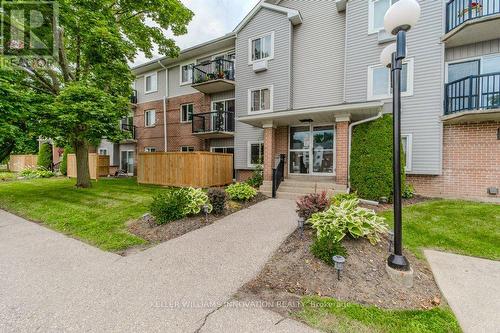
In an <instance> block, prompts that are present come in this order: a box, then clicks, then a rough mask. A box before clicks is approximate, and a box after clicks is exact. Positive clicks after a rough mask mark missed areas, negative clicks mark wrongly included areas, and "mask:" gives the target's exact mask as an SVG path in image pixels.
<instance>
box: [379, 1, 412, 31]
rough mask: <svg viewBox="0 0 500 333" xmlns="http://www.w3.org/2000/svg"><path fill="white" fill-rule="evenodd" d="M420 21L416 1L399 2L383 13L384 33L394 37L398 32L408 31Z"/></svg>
mask: <svg viewBox="0 0 500 333" xmlns="http://www.w3.org/2000/svg"><path fill="white" fill-rule="evenodd" d="M419 19H420V5H419V4H418V1H417V0H399V1H398V2H396V3H395V4H394V5H392V6H391V7H390V8H389V9H388V10H387V13H385V16H384V28H385V31H387V32H389V33H391V34H393V35H396V34H397V33H398V32H399V31H401V30H404V31H408V30H410V29H411V28H412V27H413V26H414V25H415V24H417V22H418V20H419Z"/></svg>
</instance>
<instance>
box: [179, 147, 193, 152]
mask: <svg viewBox="0 0 500 333" xmlns="http://www.w3.org/2000/svg"><path fill="white" fill-rule="evenodd" d="M181 151H182V152H184V153H187V152H192V151H194V147H192V146H182V147H181Z"/></svg>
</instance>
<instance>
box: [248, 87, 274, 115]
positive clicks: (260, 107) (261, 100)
mask: <svg viewBox="0 0 500 333" xmlns="http://www.w3.org/2000/svg"><path fill="white" fill-rule="evenodd" d="M272 110H273V87H272V86H271V87H266V88H261V89H250V90H248V111H249V113H256V112H270V111H272Z"/></svg>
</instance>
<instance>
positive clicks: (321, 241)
mask: <svg viewBox="0 0 500 333" xmlns="http://www.w3.org/2000/svg"><path fill="white" fill-rule="evenodd" d="M311 253H312V254H313V255H314V256H315V257H316V258H318V259H320V260H322V261H323V262H325V263H326V264H328V265H333V262H332V257H333V256H337V255H339V256H344V257H347V251H346V249H345V247H344V246H343V245H342V243H340V242H335V241H334V240H333V239H331V238H329V237H321V238H316V239H315V240H314V243H312V245H311Z"/></svg>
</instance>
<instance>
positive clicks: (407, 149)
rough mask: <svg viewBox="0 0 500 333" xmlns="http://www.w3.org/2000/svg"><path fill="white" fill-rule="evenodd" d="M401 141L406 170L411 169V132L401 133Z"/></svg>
mask: <svg viewBox="0 0 500 333" xmlns="http://www.w3.org/2000/svg"><path fill="white" fill-rule="evenodd" d="M401 143H402V146H403V151H404V153H405V157H406V167H405V170H406V171H411V167H412V165H411V162H412V156H411V155H412V135H411V134H401Z"/></svg>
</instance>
